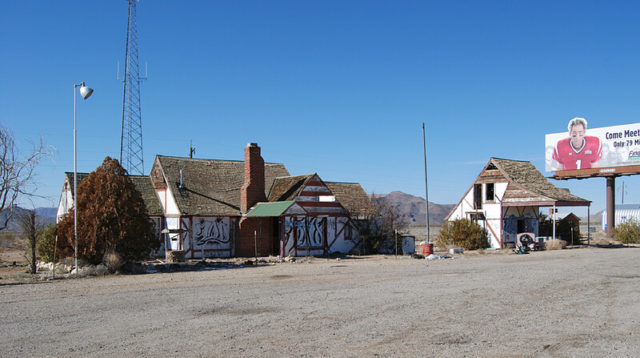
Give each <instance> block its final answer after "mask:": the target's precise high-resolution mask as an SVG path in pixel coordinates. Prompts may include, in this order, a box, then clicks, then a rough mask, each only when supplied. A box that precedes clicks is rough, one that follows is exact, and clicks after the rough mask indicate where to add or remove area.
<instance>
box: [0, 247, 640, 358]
mask: <svg viewBox="0 0 640 358" xmlns="http://www.w3.org/2000/svg"><path fill="white" fill-rule="evenodd" d="M637 258H638V250H635V249H632V248H621V249H616V250H611V249H599V248H586V249H573V250H556V251H541V252H532V253H531V254H529V255H515V254H508V253H502V254H497V255H493V254H487V255H482V254H476V255H468V254H467V253H465V254H463V255H457V256H456V258H455V259H451V260H438V261H428V260H417V259H412V258H410V257H397V258H396V257H393V256H366V257H361V258H359V259H358V260H351V261H348V264H347V265H345V266H348V269H345V268H342V269H337V268H333V267H332V266H336V265H342V264H343V263H344V262H346V261H344V262H343V263H338V264H337V263H336V260H334V259H324V258H318V259H309V260H301V261H304V262H309V263H312V264H299V263H298V262H295V263H283V264H273V265H271V264H269V265H266V264H265V265H255V266H251V267H244V268H235V269H229V270H201V271H179V272H171V273H168V272H167V273H155V274H146V275H120V276H118V275H114V276H105V277H96V278H80V279H69V280H59V281H50V282H46V283H42V284H22V285H5V286H2V287H0V307H2V310H0V316H1V318H2V323H3V324H2V325H0V352H2V354H3V356H20V357H31V356H63V357H87V356H100V357H107V356H137V357H158V356H181V357H201V356H203V355H206V356H223V357H246V356H264V357H271V356H302V357H361V356H362V357H373V356H383V357H411V356H428V357H463V356H467V357H472V356H482V357H501V358H505V357H546V356H554V357H588V356H593V357H602V356H611V357H633V356H636V355H637V352H639V351H640V339H639V338H640V337H639V336H638V335H639V334H638V333H637V332H640V301H638V299H637V292H638V291H640V280H639V279H638V278H640V265H638V259H637ZM345 259H349V258H345ZM174 348H175V349H174ZM203 352H204V353H203Z"/></svg>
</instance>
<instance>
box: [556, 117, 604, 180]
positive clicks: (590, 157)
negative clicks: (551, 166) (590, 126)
mask: <svg viewBox="0 0 640 358" xmlns="http://www.w3.org/2000/svg"><path fill="white" fill-rule="evenodd" d="M586 129H587V121H586V120H585V119H584V118H574V119H572V120H571V121H570V122H569V138H565V139H562V140H559V141H558V143H557V144H556V149H555V151H554V152H553V159H554V160H556V161H557V162H558V163H560V165H561V166H562V168H561V170H576V169H587V168H593V167H595V166H596V165H595V164H596V163H597V162H598V160H600V157H602V145H601V144H600V139H599V138H598V137H592V136H586V135H585V132H586Z"/></svg>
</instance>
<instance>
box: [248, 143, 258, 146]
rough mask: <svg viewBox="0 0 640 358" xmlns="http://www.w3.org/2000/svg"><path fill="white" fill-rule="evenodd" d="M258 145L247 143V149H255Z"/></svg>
mask: <svg viewBox="0 0 640 358" xmlns="http://www.w3.org/2000/svg"><path fill="white" fill-rule="evenodd" d="M257 146H258V143H248V144H247V147H257Z"/></svg>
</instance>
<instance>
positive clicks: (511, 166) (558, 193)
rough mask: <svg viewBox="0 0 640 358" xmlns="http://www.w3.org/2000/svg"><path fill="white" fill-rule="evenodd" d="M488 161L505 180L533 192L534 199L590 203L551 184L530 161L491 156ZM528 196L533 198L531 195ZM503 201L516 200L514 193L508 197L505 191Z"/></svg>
mask: <svg viewBox="0 0 640 358" xmlns="http://www.w3.org/2000/svg"><path fill="white" fill-rule="evenodd" d="M489 163H493V164H494V165H495V166H496V167H497V168H498V169H499V170H500V171H501V172H502V173H503V174H504V176H505V178H506V179H507V180H509V181H510V182H512V183H514V184H516V185H518V186H520V187H521V188H522V189H524V190H526V191H527V192H528V193H529V194H533V196H534V197H535V196H536V195H537V196H538V198H536V199H538V200H536V201H540V202H546V204H547V205H554V204H555V205H557V206H586V205H589V204H590V203H591V202H590V201H589V200H586V199H583V198H581V197H579V196H576V195H573V194H571V193H570V192H569V190H567V189H561V188H558V187H557V186H555V185H553V184H551V182H549V180H548V179H547V178H545V177H544V176H543V175H542V173H540V171H539V170H538V169H536V167H535V166H534V165H533V164H531V162H528V161H520V160H509V159H501V158H491V159H490V161H489ZM529 198H530V199H534V198H533V197H531V196H530V197H529ZM503 201H512V202H517V201H518V198H517V197H516V196H515V195H514V196H511V197H510V196H509V193H508V192H507V193H505V198H504V199H503ZM540 206H542V205H540Z"/></svg>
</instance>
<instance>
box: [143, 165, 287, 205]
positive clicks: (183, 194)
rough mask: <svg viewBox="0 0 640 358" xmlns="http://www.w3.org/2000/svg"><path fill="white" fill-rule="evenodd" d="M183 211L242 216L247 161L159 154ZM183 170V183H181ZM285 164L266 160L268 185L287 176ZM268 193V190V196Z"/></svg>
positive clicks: (170, 185)
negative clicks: (241, 205) (180, 186)
mask: <svg viewBox="0 0 640 358" xmlns="http://www.w3.org/2000/svg"><path fill="white" fill-rule="evenodd" d="M155 165H159V166H160V167H161V169H162V172H163V173H164V176H165V178H166V181H167V185H169V187H170V189H171V191H172V192H173V194H174V195H173V197H174V198H175V200H176V204H177V205H178V209H179V210H180V213H181V214H182V215H216V216H240V215H241V212H240V188H241V187H242V184H243V183H244V162H243V161H235V160H216V159H192V158H184V157H168V156H162V155H158V156H156V163H155V164H154V166H155ZM180 170H182V180H183V187H182V188H179V185H180ZM288 175H289V172H288V171H287V168H286V167H285V166H284V164H279V163H265V164H264V179H265V188H270V187H271V183H273V181H274V179H275V178H276V177H281V176H288ZM267 194H268V193H266V192H265V196H266V195H267Z"/></svg>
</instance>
